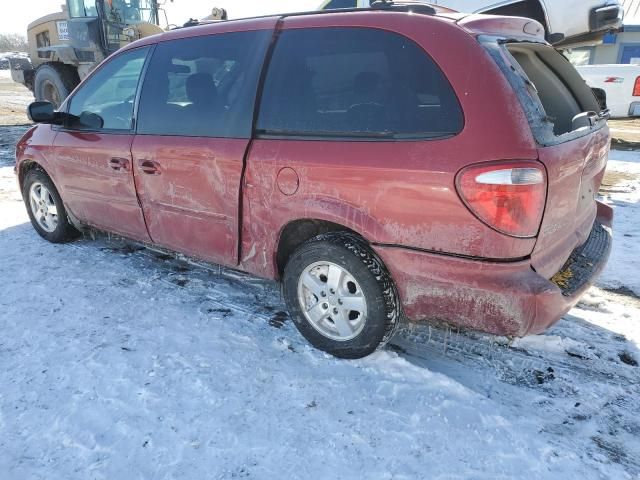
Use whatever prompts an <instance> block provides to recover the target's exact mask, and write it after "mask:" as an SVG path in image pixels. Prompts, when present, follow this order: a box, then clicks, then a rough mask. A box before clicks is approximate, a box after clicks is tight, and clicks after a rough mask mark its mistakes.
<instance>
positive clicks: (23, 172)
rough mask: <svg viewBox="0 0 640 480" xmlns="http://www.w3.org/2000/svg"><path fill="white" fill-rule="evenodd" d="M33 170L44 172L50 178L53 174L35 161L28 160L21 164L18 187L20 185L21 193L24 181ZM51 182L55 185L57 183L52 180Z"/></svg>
mask: <svg viewBox="0 0 640 480" xmlns="http://www.w3.org/2000/svg"><path fill="white" fill-rule="evenodd" d="M31 170H42V171H43V172H44V173H45V174H46V175H47V176H48V177H49V178H51V174H50V173H49V172H48V171H47V170H46V169H45V168H44V167H43V166H42V165H41V164H40V163H39V162H38V161H37V160H35V159H33V158H27V159H25V160H23V161H21V162H20V164H19V166H18V185H20V192H22V189H23V187H24V179H25V177H26V176H27V173H29V172H30V171H31ZM51 181H52V182H53V183H54V185H55V181H54V180H53V178H51Z"/></svg>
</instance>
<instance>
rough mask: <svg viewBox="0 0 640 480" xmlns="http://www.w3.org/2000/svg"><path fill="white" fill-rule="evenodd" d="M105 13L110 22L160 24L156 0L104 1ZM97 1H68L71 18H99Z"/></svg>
mask: <svg viewBox="0 0 640 480" xmlns="http://www.w3.org/2000/svg"><path fill="white" fill-rule="evenodd" d="M103 2H104V13H105V16H106V18H107V20H109V21H110V22H114V23H125V24H127V25H131V24H135V23H141V22H149V23H155V24H157V23H158V15H157V11H158V6H157V2H156V1H155V0H103ZM96 3H97V1H96V0H68V1H67V5H68V6H69V16H71V17H74V18H77V17H97V16H98V8H97V6H96Z"/></svg>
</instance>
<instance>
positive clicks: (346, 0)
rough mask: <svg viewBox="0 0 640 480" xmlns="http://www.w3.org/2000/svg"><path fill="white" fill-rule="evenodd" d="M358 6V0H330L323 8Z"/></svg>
mask: <svg viewBox="0 0 640 480" xmlns="http://www.w3.org/2000/svg"><path fill="white" fill-rule="evenodd" d="M357 6H358V2H357V0H330V1H329V2H328V3H327V4H326V5H325V6H324V7H322V9H323V10H334V9H336V8H356V7H357Z"/></svg>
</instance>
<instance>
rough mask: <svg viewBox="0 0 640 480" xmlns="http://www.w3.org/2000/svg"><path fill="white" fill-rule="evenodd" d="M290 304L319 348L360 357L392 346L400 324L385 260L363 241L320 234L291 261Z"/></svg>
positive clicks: (285, 283)
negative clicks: (380, 347) (394, 334)
mask: <svg viewBox="0 0 640 480" xmlns="http://www.w3.org/2000/svg"><path fill="white" fill-rule="evenodd" d="M283 289H284V296H285V301H286V302H287V306H288V308H289V312H290V313H291V316H292V318H293V321H294V323H295V324H296V327H297V328H298V330H299V331H300V333H301V334H302V335H303V336H304V337H305V338H306V339H307V340H308V341H309V342H310V343H311V344H312V345H313V346H314V347H316V348H318V349H320V350H323V351H325V352H328V353H330V354H332V355H335V356H337V357H341V358H360V357H364V356H366V355H369V354H370V353H372V352H373V351H374V350H375V349H376V348H378V347H379V346H380V345H383V344H384V343H386V342H387V341H388V340H389V339H390V338H391V336H392V335H393V333H394V332H395V328H396V325H397V323H398V317H399V312H398V300H397V294H396V291H395V288H394V285H393V282H392V280H391V278H390V276H389V274H388V272H387V270H386V269H385V267H384V265H383V264H382V262H381V261H380V259H379V258H378V257H377V256H376V255H375V254H374V253H373V252H372V251H371V250H370V249H369V247H368V246H367V245H366V244H365V243H364V242H363V241H362V240H361V239H360V238H359V237H357V236H355V235H353V234H349V233H344V232H333V233H327V234H323V235H319V236H317V237H315V238H313V239H311V240H309V241H308V242H306V243H304V244H303V245H302V246H300V247H299V248H298V249H297V250H296V251H295V252H294V253H293V254H292V255H291V257H290V258H289V261H288V263H287V265H286V267H285V271H284V277H283Z"/></svg>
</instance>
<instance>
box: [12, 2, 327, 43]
mask: <svg viewBox="0 0 640 480" xmlns="http://www.w3.org/2000/svg"><path fill="white" fill-rule="evenodd" d="M161 1H162V0H161ZM2 3H3V5H2V7H0V33H22V34H24V35H26V32H27V25H28V24H29V23H30V22H32V21H33V20H35V19H36V18H38V17H42V16H43V15H47V14H48V13H53V12H56V11H60V5H61V4H63V3H65V2H64V0H22V1H19V0H16V1H11V2H10V1H9V0H3V2H2ZM164 3H165V5H164V8H165V9H166V11H167V17H168V19H169V22H170V23H175V24H178V25H181V24H183V23H184V22H186V21H187V20H188V19H189V18H190V17H194V18H202V17H205V16H207V15H209V14H210V13H211V9H212V8H213V7H222V8H226V9H227V12H228V13H229V17H230V18H238V17H249V16H255V15H265V14H270V13H278V12H292V11H301V10H313V9H314V8H316V7H317V6H318V5H319V4H320V3H322V0H174V1H173V2H171V1H169V0H164ZM9 4H10V5H11V7H8V5H9Z"/></svg>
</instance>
